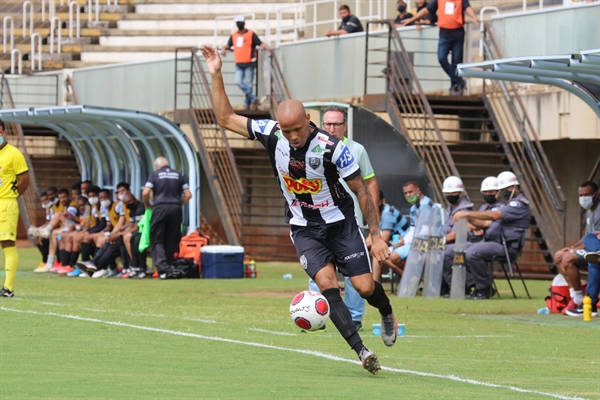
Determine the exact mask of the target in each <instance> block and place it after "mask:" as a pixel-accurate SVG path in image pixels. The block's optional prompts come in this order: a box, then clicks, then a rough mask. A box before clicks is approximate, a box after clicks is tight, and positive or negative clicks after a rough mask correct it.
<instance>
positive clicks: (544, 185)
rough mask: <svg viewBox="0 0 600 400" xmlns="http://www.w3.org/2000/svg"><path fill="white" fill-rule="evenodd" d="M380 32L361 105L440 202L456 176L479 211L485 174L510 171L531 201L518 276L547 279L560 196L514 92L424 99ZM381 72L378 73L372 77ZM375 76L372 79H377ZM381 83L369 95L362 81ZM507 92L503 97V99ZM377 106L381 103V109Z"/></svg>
mask: <svg viewBox="0 0 600 400" xmlns="http://www.w3.org/2000/svg"><path fill="white" fill-rule="evenodd" d="M371 23H374V24H382V25H387V27H388V30H387V31H381V30H380V31H374V32H371V30H370V29H367V32H368V33H367V39H366V55H365V63H366V65H365V71H366V73H365V105H366V106H369V105H371V106H373V105H378V106H379V108H380V109H385V110H386V111H387V113H388V114H389V116H390V119H391V121H392V124H393V125H394V126H395V127H396V128H397V129H398V130H399V131H400V132H402V134H403V135H405V136H406V137H407V139H408V140H409V141H410V143H411V145H412V146H413V147H414V148H415V150H416V151H417V153H418V154H419V156H420V158H421V160H422V161H423V163H424V165H425V167H426V169H427V172H428V174H429V177H430V179H431V182H432V184H433V185H435V186H436V187H435V188H433V189H434V196H435V198H436V201H438V202H441V203H442V204H445V200H444V196H443V194H442V193H441V187H442V182H443V180H444V179H445V178H446V177H447V176H449V175H456V176H460V177H461V178H462V179H463V182H464V183H465V186H466V189H467V194H468V195H469V197H470V198H471V200H472V201H473V202H474V203H475V204H476V206H479V204H481V194H480V193H479V185H480V184H481V181H482V180H483V179H484V178H485V177H487V176H490V175H497V174H498V173H499V172H501V171H503V170H507V169H511V170H512V171H513V172H515V174H516V175H517V176H518V178H519V180H520V182H521V187H522V190H523V191H524V192H525V194H526V196H527V197H528V198H529V199H530V200H531V203H532V214H533V218H532V221H531V222H532V224H531V229H530V234H529V235H528V237H527V242H528V244H527V245H526V247H525V250H524V256H523V259H522V260H521V261H520V265H521V264H523V266H524V267H525V268H524V269H526V270H527V273H526V274H524V275H525V276H530V277H541V276H544V277H548V272H549V269H550V271H553V270H554V266H553V260H552V255H553V253H554V252H555V251H556V250H558V249H559V248H561V247H562V246H563V245H562V243H563V238H564V229H565V225H566V224H565V221H564V215H565V214H564V196H563V194H562V191H561V189H560V186H559V185H558V184H557V181H556V178H555V176H554V173H553V172H552V169H551V168H550V165H549V163H548V160H547V159H546V156H545V154H544V152H543V149H542V147H541V145H540V143H539V140H538V138H537V134H536V133H535V131H534V130H533V127H532V126H531V124H530V122H529V120H528V119H527V117H526V112H525V109H524V107H523V105H522V102H521V100H520V99H519V98H518V95H517V93H516V91H515V90H514V88H507V87H502V86H496V85H494V86H493V87H489V88H488V90H486V91H485V93H484V94H482V95H477V96H460V97H458V96H452V97H450V96H439V95H426V94H425V93H424V92H423V90H422V89H421V85H420V84H419V79H418V78H417V75H416V74H415V71H414V68H413V63H412V61H411V58H412V57H414V54H412V55H411V54H409V53H407V52H406V51H405V48H404V45H403V44H402V39H401V38H400V35H399V34H398V31H397V30H396V29H394V28H393V27H394V25H393V23H392V22H391V21H374V22H370V23H368V24H367V25H369V24H371ZM383 67H385V69H384V70H383V71H381V72H379V71H377V70H378V69H381V68H383ZM378 72H379V73H378ZM378 79H379V80H381V79H383V80H384V81H385V95H383V96H381V95H377V94H369V93H368V88H369V87H373V86H374V85H372V84H371V83H370V82H369V81H370V80H378ZM509 93H510V94H509ZM382 103H384V104H382Z"/></svg>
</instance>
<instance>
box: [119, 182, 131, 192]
mask: <svg viewBox="0 0 600 400" xmlns="http://www.w3.org/2000/svg"><path fill="white" fill-rule="evenodd" d="M122 187H124V188H125V189H127V190H131V189H130V188H129V183H127V182H119V183H117V190H119V189H121V188H122Z"/></svg>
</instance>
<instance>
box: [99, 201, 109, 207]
mask: <svg viewBox="0 0 600 400" xmlns="http://www.w3.org/2000/svg"><path fill="white" fill-rule="evenodd" d="M100 206H101V207H104V208H108V207H109V206H110V200H102V201H101V202H100Z"/></svg>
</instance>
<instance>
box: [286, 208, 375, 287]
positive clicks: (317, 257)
mask: <svg viewBox="0 0 600 400" xmlns="http://www.w3.org/2000/svg"><path fill="white" fill-rule="evenodd" d="M290 236H291V238H292V242H294V246H295V247H296V252H297V253H298V258H299V259H300V264H302V268H304V270H305V271H306V273H307V274H308V276H310V277H311V278H314V277H315V275H316V274H317V272H319V271H320V270H321V269H322V268H323V267H325V266H326V265H327V263H328V262H329V261H333V264H334V265H335V266H336V268H337V269H338V271H339V272H340V273H341V274H342V275H344V276H347V277H351V276H356V275H363V274H367V273H371V272H372V270H371V257H370V256H369V251H368V250H367V245H366V243H365V239H364V237H363V235H362V233H361V232H360V228H359V226H358V223H357V222H356V218H346V219H344V220H342V221H339V222H335V223H332V224H328V225H322V226H296V225H292V228H291V235H290Z"/></svg>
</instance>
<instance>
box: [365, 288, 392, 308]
mask: <svg viewBox="0 0 600 400" xmlns="http://www.w3.org/2000/svg"><path fill="white" fill-rule="evenodd" d="M365 300H367V302H368V303H369V304H370V305H372V306H373V307H375V308H376V309H378V310H379V313H380V314H381V315H390V314H391V313H392V305H391V304H390V299H389V298H388V297H387V294H385V290H384V289H383V286H381V283H379V282H375V290H373V294H372V295H371V296H370V297H368V298H366V299H365Z"/></svg>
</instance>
